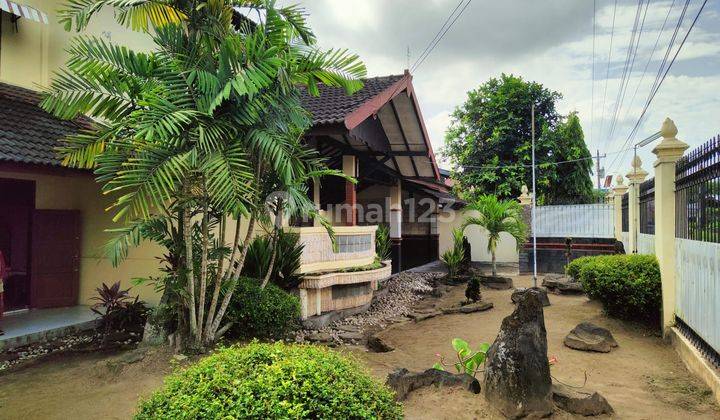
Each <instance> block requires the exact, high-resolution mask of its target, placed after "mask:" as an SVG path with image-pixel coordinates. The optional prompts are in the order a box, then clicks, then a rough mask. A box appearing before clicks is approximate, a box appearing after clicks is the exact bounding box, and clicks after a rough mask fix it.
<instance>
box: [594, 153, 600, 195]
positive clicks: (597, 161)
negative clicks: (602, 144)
mask: <svg viewBox="0 0 720 420" xmlns="http://www.w3.org/2000/svg"><path fill="white" fill-rule="evenodd" d="M595 176H597V188H598V190H599V189H600V149H596V151H595Z"/></svg>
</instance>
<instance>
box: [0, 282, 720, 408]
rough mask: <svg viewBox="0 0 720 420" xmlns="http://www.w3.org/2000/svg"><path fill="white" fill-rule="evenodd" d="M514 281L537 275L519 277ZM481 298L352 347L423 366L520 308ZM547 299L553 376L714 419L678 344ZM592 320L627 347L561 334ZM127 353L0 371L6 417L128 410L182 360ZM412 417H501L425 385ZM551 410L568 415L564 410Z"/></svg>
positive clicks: (586, 307) (488, 333)
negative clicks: (136, 358) (584, 348)
mask: <svg viewBox="0 0 720 420" xmlns="http://www.w3.org/2000/svg"><path fill="white" fill-rule="evenodd" d="M515 285H516V286H529V285H530V279H529V278H527V277H516V278H515ZM463 292H464V287H463V286H458V287H455V288H454V289H453V290H452V291H451V292H450V293H449V294H448V295H446V296H445V297H443V299H442V302H443V303H442V304H449V303H455V302H457V301H459V300H461V299H462V298H463ZM483 299H484V300H488V301H491V302H493V303H494V305H495V307H494V308H493V309H491V310H489V311H487V312H479V313H474V314H469V315H445V316H440V317H436V318H432V319H428V320H425V321H422V322H419V323H413V322H410V323H405V324H400V325H396V326H394V327H392V328H390V329H388V330H386V331H384V332H383V333H382V337H383V339H385V340H386V341H387V342H388V343H389V344H391V345H393V346H394V347H395V348H396V350H395V351H393V352H390V353H370V352H367V351H365V350H364V349H361V348H350V349H348V351H350V352H352V353H353V354H355V355H357V356H358V357H359V358H360V359H362V360H364V361H365V362H366V363H367V365H368V366H369V368H370V370H371V372H372V373H373V374H375V375H377V376H378V377H379V378H382V379H384V378H385V377H386V375H387V374H388V373H389V372H391V371H393V370H394V369H396V368H399V367H405V368H408V369H410V370H424V369H427V368H428V367H430V366H432V364H433V363H434V362H435V361H436V359H437V358H436V356H435V354H436V353H441V354H443V355H445V356H446V357H450V356H452V349H451V347H450V340H452V339H453V338H454V337H460V338H463V339H465V340H467V341H469V342H470V344H471V346H477V345H478V344H480V343H482V342H488V343H489V342H492V341H493V339H494V338H495V335H496V334H497V331H498V329H499V327H500V322H501V321H502V318H503V317H505V316H506V315H508V314H509V313H510V312H511V311H512V310H513V305H512V303H510V291H493V290H483ZM550 300H551V302H552V305H551V306H550V307H547V308H545V324H546V328H547V331H548V347H549V349H548V354H549V356H556V357H557V359H558V363H557V364H556V365H554V366H553V367H552V374H553V376H554V377H555V378H557V379H559V380H561V381H563V382H565V383H569V384H582V382H583V378H584V373H585V372H587V376H588V381H587V386H586V387H587V388H589V389H594V390H597V391H599V392H600V393H601V394H602V395H604V396H605V397H606V398H607V399H608V401H609V402H610V404H611V405H612V406H613V407H614V408H615V411H616V415H617V417H619V418H626V419H654V418H665V419H687V418H693V419H695V418H698V419H717V418H720V411H718V409H717V407H716V406H715V405H714V404H713V403H712V401H713V397H712V396H711V395H710V394H709V391H708V390H707V389H706V388H705V387H704V386H702V384H701V383H700V382H699V381H698V380H697V379H695V378H694V377H692V376H691V375H690V374H689V373H688V372H687V370H686V369H685V367H684V366H683V365H682V362H680V361H679V360H678V358H677V356H676V355H675V352H674V351H673V349H672V348H670V347H669V346H668V345H666V344H665V343H663V342H662V340H661V339H660V338H659V337H657V336H656V335H654V334H652V333H651V332H648V331H646V330H645V329H643V328H641V327H638V326H635V325H630V324H627V323H623V322H620V321H617V320H612V319H608V318H607V317H605V316H603V315H602V312H601V309H600V307H599V305H597V304H595V303H594V302H589V301H588V300H587V298H585V297H574V296H555V295H551V296H550ZM581 321H591V322H594V323H596V324H598V325H601V326H604V327H606V328H609V329H610V330H611V331H612V332H613V334H614V335H615V338H616V340H617V341H618V343H619V344H620V347H619V348H617V349H616V350H614V351H613V352H612V353H609V354H600V353H585V352H579V351H576V350H571V349H569V348H566V347H564V346H563V344H562V340H563V338H564V336H565V335H566V334H567V333H568V332H569V331H570V330H571V329H572V328H573V327H574V326H575V325H576V324H578V323H579V322H581ZM122 357H123V356H122V355H119V356H118V355H115V356H103V355H78V356H72V357H69V356H61V357H58V358H55V359H50V360H45V361H42V362H40V363H37V364H35V365H33V366H29V367H26V368H24V369H22V370H20V371H16V372H10V373H6V374H3V375H0V419H23V420H27V419H101V418H102V419H127V418H130V417H131V416H132V413H133V412H134V411H135V408H136V407H137V403H138V399H139V398H141V397H143V396H146V395H148V394H149V393H150V392H152V390H154V389H156V388H158V387H159V386H160V385H161V384H162V378H163V377H164V376H165V375H166V374H168V373H169V372H170V371H172V369H173V367H174V365H177V362H175V360H174V359H173V358H172V355H171V354H170V353H168V352H166V351H164V350H161V349H160V350H155V351H153V352H152V353H151V354H148V355H147V356H146V357H145V359H144V360H142V361H140V362H137V363H133V364H129V365H123V367H121V368H118V367H117V366H118V365H117V363H115V361H116V360H118V359H119V358H122ZM404 406H405V414H406V417H407V418H410V419H475V418H478V419H479V418H490V419H494V418H501V417H500V415H499V414H498V413H497V412H496V411H494V410H493V409H492V408H490V407H489V406H488V404H487V402H486V401H485V399H484V398H483V397H482V395H473V394H470V393H468V392H467V391H463V390H448V389H436V388H428V389H423V390H418V391H415V392H414V393H413V394H411V395H410V397H409V398H408V400H406V401H405V403H404ZM554 418H559V419H565V418H571V417H570V416H569V415H567V414H564V413H561V412H558V413H557V414H556V415H555V416H554Z"/></svg>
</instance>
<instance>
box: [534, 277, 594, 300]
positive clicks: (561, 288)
mask: <svg viewBox="0 0 720 420" xmlns="http://www.w3.org/2000/svg"><path fill="white" fill-rule="evenodd" d="M542 286H543V287H545V288H547V290H549V291H550V292H552V293H557V294H561V295H579V294H582V293H584V291H583V287H582V284H581V283H580V282H578V281H575V279H573V278H572V277H570V276H566V275H564V274H548V275H547V276H545V278H544V279H543V282H542Z"/></svg>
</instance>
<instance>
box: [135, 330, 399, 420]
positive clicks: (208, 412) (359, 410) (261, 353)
mask: <svg viewBox="0 0 720 420" xmlns="http://www.w3.org/2000/svg"><path fill="white" fill-rule="evenodd" d="M135 418H136V419H138V420H141V419H200V418H204V419H210V418H213V419H220V418H226V419H230V418H238V419H239V418H257V419H262V418H265V419H301V418H307V419H309V418H317V419H331V418H337V419H341V418H352V419H388V420H391V419H401V418H402V406H401V405H400V404H398V403H397V402H395V400H394V395H393V393H392V391H390V390H389V389H388V388H387V387H386V386H384V385H383V384H381V383H380V382H378V381H376V380H375V379H373V378H372V377H371V376H370V375H369V374H368V373H366V372H365V370H364V369H363V368H362V367H361V366H360V365H359V364H358V363H357V362H355V361H354V360H352V359H350V358H349V357H347V356H343V355H341V354H339V353H337V352H334V351H332V350H330V349H327V348H325V347H321V346H307V345H288V344H282V343H274V344H260V343H251V344H249V345H247V346H244V347H229V348H224V349H220V350H218V351H217V352H215V353H214V354H213V355H211V356H209V357H207V358H205V359H202V360H201V361H199V362H198V363H196V364H194V365H192V366H190V367H189V368H187V369H185V370H182V371H180V372H177V373H175V374H173V375H171V376H170V377H168V378H167V379H166V380H165V385H164V387H163V389H161V390H160V391H158V392H156V393H155V394H153V395H152V396H151V397H150V398H149V399H147V400H145V401H143V402H142V403H141V404H140V407H139V410H138V412H137V414H136V415H135Z"/></svg>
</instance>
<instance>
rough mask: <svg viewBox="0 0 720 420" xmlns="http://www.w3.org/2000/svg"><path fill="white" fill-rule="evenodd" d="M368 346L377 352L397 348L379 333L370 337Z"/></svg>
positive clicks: (385, 351)
mask: <svg viewBox="0 0 720 420" xmlns="http://www.w3.org/2000/svg"><path fill="white" fill-rule="evenodd" d="M367 348H368V349H369V350H370V351H372V352H375V353H387V352H390V351H393V350H395V348H394V347H393V346H391V345H389V344H388V343H386V342H385V341H384V340H383V339H382V338H380V337H378V336H377V335H371V336H370V337H368V341H367Z"/></svg>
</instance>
